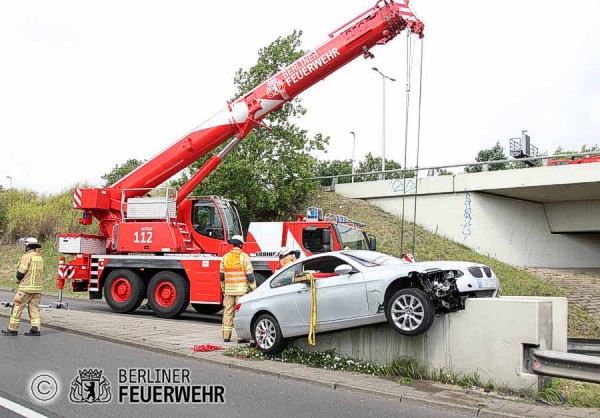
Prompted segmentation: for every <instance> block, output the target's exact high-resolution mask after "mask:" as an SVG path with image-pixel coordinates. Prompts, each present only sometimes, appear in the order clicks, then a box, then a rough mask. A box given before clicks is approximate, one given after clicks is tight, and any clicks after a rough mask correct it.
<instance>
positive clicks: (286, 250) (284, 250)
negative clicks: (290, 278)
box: [277, 247, 294, 260]
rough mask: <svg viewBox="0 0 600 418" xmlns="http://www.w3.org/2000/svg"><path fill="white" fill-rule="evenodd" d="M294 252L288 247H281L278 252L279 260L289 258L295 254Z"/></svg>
mask: <svg viewBox="0 0 600 418" xmlns="http://www.w3.org/2000/svg"><path fill="white" fill-rule="evenodd" d="M293 253H294V251H293V250H290V249H289V248H288V247H281V249H280V250H279V251H278V252H277V255H278V256H279V259H280V260H281V259H282V258H284V257H287V256H288V255H290V254H293Z"/></svg>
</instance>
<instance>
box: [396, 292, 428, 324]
mask: <svg viewBox="0 0 600 418" xmlns="http://www.w3.org/2000/svg"><path fill="white" fill-rule="evenodd" d="M391 313H392V320H393V321H394V322H395V323H396V326H397V327H398V328H399V329H401V330H403V331H409V332H410V331H414V330H415V329H417V328H418V327H419V326H420V325H421V324H422V323H423V321H424V320H425V317H426V312H425V308H424V307H423V304H422V303H421V301H420V300H419V299H418V298H417V297H415V296H413V295H408V294H404V295H401V296H400V297H398V298H397V299H396V300H394V301H393V302H392V310H391Z"/></svg>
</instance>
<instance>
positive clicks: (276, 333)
mask: <svg viewBox="0 0 600 418" xmlns="http://www.w3.org/2000/svg"><path fill="white" fill-rule="evenodd" d="M265 331H266V332H268V333H269V334H270V335H271V338H265V337H264V336H263V337H261V334H264V332H265ZM257 335H258V338H257ZM252 339H253V340H254V342H255V343H256V347H257V348H258V349H259V350H260V351H262V352H263V353H265V354H277V353H279V352H280V351H281V350H282V349H283V347H284V346H285V339H284V338H283V335H282V334H281V328H280V327H279V323H278V322H277V320H276V319H275V318H274V317H273V315H271V314H262V315H261V316H259V317H258V318H257V319H256V321H254V322H253V323H252Z"/></svg>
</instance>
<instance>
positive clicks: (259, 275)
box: [254, 271, 271, 287]
mask: <svg viewBox="0 0 600 418" xmlns="http://www.w3.org/2000/svg"><path fill="white" fill-rule="evenodd" d="M270 276H271V275H270V274H267V273H264V272H262V271H255V272H254V280H256V287H258V286H260V285H261V284H263V283H264V282H265V281H266V280H267V279H268V278H269V277H270Z"/></svg>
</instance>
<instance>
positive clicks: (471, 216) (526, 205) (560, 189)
mask: <svg viewBox="0 0 600 418" xmlns="http://www.w3.org/2000/svg"><path fill="white" fill-rule="evenodd" d="M335 190H336V192H338V193H340V194H342V195H343V196H346V197H350V198H357V199H363V200H366V201H368V202H370V203H373V204H375V205H377V206H379V207H381V208H382V209H384V210H386V211H387V212H390V213H393V214H395V215H398V216H402V213H403V212H404V217H405V219H406V220H409V221H412V219H413V208H414V199H415V196H416V198H417V218H416V222H417V223H418V224H419V225H422V226H423V227H424V228H426V229H428V230H430V231H432V232H436V233H438V234H440V235H444V236H446V237H448V238H450V239H452V240H454V241H457V242H460V243H463V244H464V245H466V246H468V247H470V248H472V249H473V250H475V251H477V252H479V253H482V254H486V255H489V256H491V257H494V258H497V259H499V260H501V261H504V262H507V263H509V264H512V265H515V266H523V267H549V268H598V267H600V163H590V164H578V165H564V166H544V167H535V168H525V169H518V170H505V171H489V172H481V173H471V174H456V175H453V176H436V177H421V178H418V179H414V178H413V179H406V180H403V179H399V180H379V181H371V182H362V183H346V184H337V185H336V186H335ZM403 201H404V202H403Z"/></svg>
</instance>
